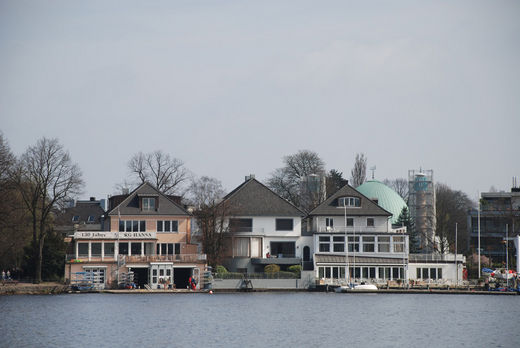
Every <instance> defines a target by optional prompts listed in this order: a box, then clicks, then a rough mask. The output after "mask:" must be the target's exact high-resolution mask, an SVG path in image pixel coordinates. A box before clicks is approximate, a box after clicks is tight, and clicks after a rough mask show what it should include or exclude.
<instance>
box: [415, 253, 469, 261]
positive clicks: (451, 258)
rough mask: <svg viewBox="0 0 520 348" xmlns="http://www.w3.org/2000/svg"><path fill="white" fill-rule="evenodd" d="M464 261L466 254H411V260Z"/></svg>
mask: <svg viewBox="0 0 520 348" xmlns="http://www.w3.org/2000/svg"><path fill="white" fill-rule="evenodd" d="M455 259H457V262H464V259H465V258H464V255H460V254H458V255H457V256H455V255H454V254H446V255H444V254H410V255H409V260H410V262H455Z"/></svg>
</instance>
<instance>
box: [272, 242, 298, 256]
mask: <svg viewBox="0 0 520 348" xmlns="http://www.w3.org/2000/svg"><path fill="white" fill-rule="evenodd" d="M295 250H296V243H295V242H271V254H272V255H273V256H276V257H279V258H281V257H295V254H296V252H295Z"/></svg>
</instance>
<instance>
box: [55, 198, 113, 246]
mask: <svg viewBox="0 0 520 348" xmlns="http://www.w3.org/2000/svg"><path fill="white" fill-rule="evenodd" d="M104 203H105V200H96V198H95V197H90V199H89V200H78V201H71V202H70V204H69V206H68V207H66V208H65V209H63V211H61V212H59V213H58V214H56V222H55V224H54V225H55V227H54V229H55V230H56V231H57V232H59V233H61V234H62V235H63V236H64V237H67V236H72V235H73V234H74V232H75V231H100V230H103V229H104V223H105V216H104V214H105V210H104V209H103V206H104Z"/></svg>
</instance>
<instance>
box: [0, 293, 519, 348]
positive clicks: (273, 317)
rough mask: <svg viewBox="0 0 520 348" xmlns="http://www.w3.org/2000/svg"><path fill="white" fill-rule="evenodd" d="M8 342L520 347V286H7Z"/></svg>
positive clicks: (2, 342) (1, 326) (4, 330)
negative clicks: (48, 290) (186, 290)
mask: <svg viewBox="0 0 520 348" xmlns="http://www.w3.org/2000/svg"><path fill="white" fill-rule="evenodd" d="M0 308H1V317H0V347H313V346H326V347H346V346H349V347H361V346H370V347H412V346H424V347H446V346H452V347H519V346H520V296H483V295H429V294H424V295H423V294H417V295H415V294H410V295H408V294H407V295H402V294H335V293H329V294H326V293H239V294H235V293H233V294H213V295H210V294H117V295H115V294H76V295H72V294H71V295H55V296H0Z"/></svg>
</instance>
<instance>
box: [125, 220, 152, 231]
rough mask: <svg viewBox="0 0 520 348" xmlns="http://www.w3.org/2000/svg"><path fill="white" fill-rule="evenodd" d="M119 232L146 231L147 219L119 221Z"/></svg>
mask: <svg viewBox="0 0 520 348" xmlns="http://www.w3.org/2000/svg"><path fill="white" fill-rule="evenodd" d="M119 232H146V221H144V220H122V221H119Z"/></svg>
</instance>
